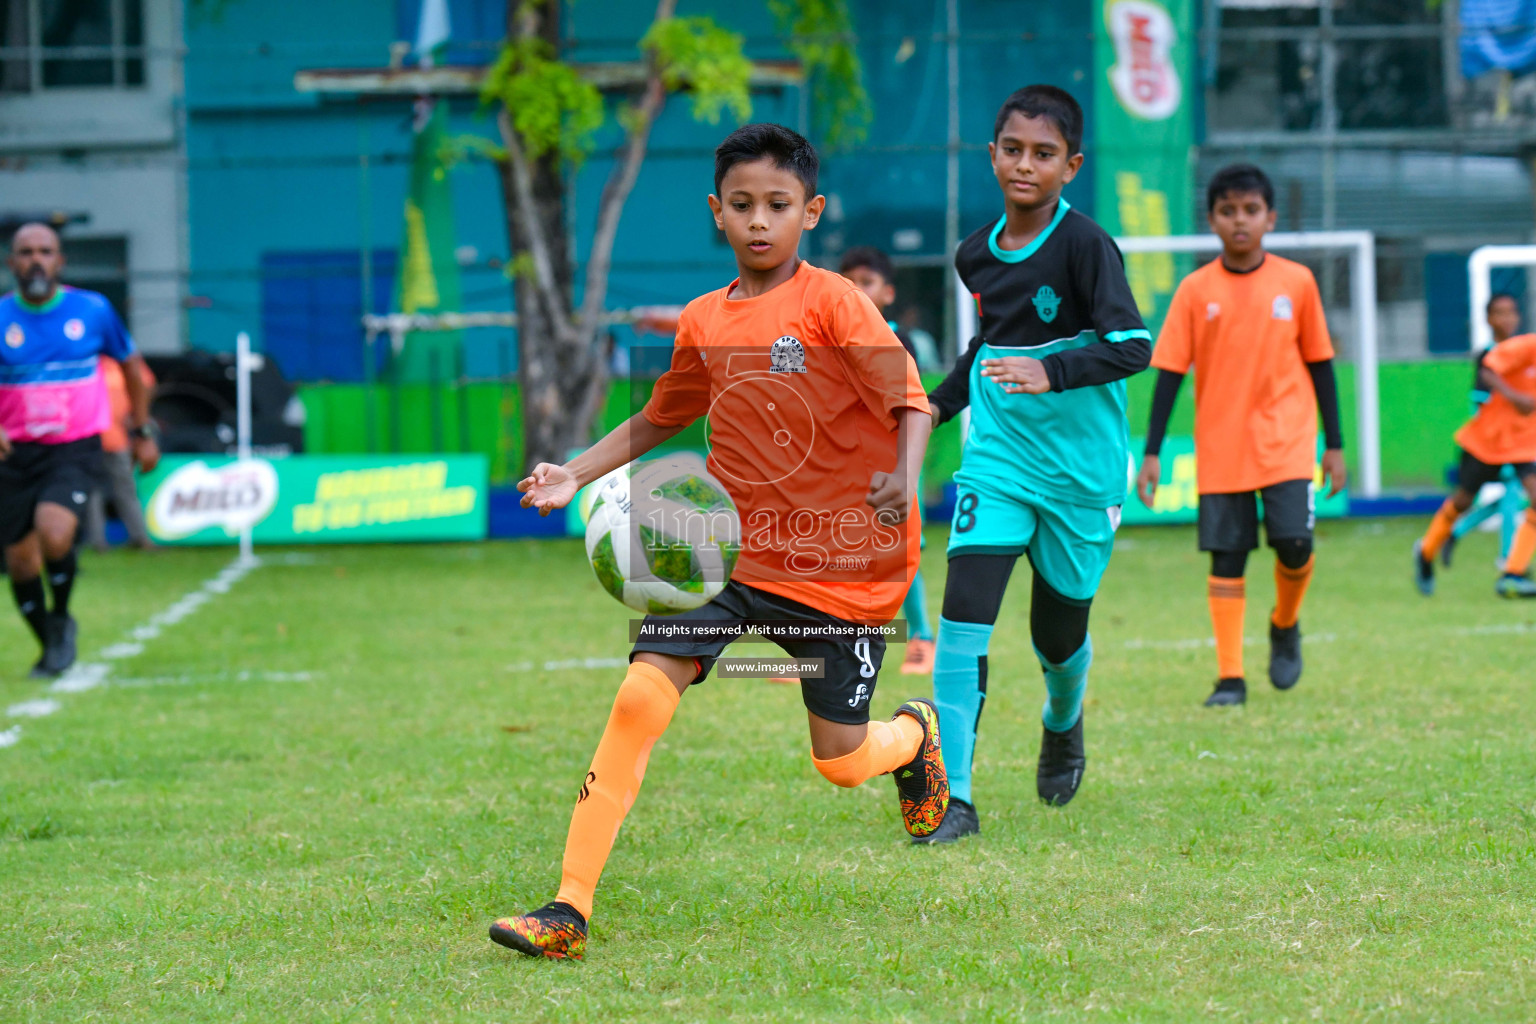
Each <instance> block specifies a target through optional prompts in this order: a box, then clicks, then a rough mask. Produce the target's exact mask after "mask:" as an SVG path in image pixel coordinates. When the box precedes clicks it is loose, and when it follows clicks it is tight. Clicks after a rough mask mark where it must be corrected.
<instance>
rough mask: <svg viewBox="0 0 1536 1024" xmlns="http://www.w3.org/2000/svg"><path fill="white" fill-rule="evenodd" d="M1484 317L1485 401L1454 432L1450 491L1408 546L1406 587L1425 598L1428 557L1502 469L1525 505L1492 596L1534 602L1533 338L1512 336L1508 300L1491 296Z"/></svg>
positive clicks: (1516, 309) (1430, 582) (1514, 321)
mask: <svg viewBox="0 0 1536 1024" xmlns="http://www.w3.org/2000/svg"><path fill="white" fill-rule="evenodd" d="M1486 312H1487V316H1488V325H1489V326H1490V327H1492V328H1493V340H1494V345H1493V347H1492V348H1490V349H1488V350H1486V351H1485V352H1483V353H1482V354H1481V355H1480V356H1479V357H1478V384H1479V385H1480V386H1481V387H1482V388H1484V389H1486V390H1487V392H1488V400H1487V401H1486V402H1484V403H1483V404H1482V406H1481V407H1480V408H1479V409H1478V410H1477V412H1476V414H1474V415H1473V417H1472V418H1471V419H1470V420H1468V421H1467V422H1466V424H1465V425H1463V426H1462V428H1461V429H1460V430H1458V431H1457V432H1456V443H1457V444H1459V445H1461V470H1460V473H1459V474H1458V479H1457V483H1456V490H1455V491H1453V492H1452V493H1451V496H1450V497H1449V498H1446V499H1445V504H1443V505H1441V506H1440V511H1438V512H1436V513H1435V518H1434V519H1433V520H1431V521H1430V524H1429V529H1428V530H1427V531H1426V532H1425V534H1424V536H1423V537H1422V538H1420V539H1419V540H1418V541H1417V542H1415V543H1414V545H1413V569H1414V582H1415V583H1416V584H1417V585H1418V588H1419V592H1420V593H1421V594H1423V595H1424V596H1425V597H1428V596H1430V595H1432V594H1433V593H1434V592H1435V555H1436V554H1438V553H1439V552H1440V550H1441V549H1442V548H1443V547H1444V546H1445V544H1446V542H1447V540H1448V539H1449V538H1450V537H1451V533H1452V530H1453V529H1454V527H1455V525H1456V517H1457V516H1459V515H1461V514H1462V513H1463V512H1465V511H1467V510H1468V509H1469V508H1471V507H1472V503H1473V502H1474V501H1476V500H1477V492H1478V491H1480V490H1482V489H1483V485H1484V484H1488V483H1492V482H1493V481H1495V480H1497V479H1499V476H1500V474H1501V472H1502V471H1503V469H1504V467H1505V466H1509V467H1510V468H1511V469H1513V470H1514V472H1515V475H1516V476H1517V477H1519V479H1520V484H1521V486H1523V487H1524V488H1525V493H1526V494H1527V495H1528V496H1529V497H1530V499H1531V502H1532V504H1531V507H1529V508H1527V509H1526V510H1525V518H1524V519H1523V520H1522V521H1521V523H1520V525H1519V527H1518V528H1516V530H1515V537H1514V540H1513V541H1512V542H1511V543H1510V545H1509V555H1508V557H1506V558H1505V560H1504V569H1503V573H1502V574H1501V575H1500V576H1499V580H1498V583H1496V584H1495V586H1494V590H1495V592H1496V593H1498V594H1499V596H1501V597H1536V581H1532V580H1531V579H1530V577H1529V576H1527V575H1526V571H1527V570H1528V569H1529V568H1530V565H1531V555H1532V554H1533V553H1536V416H1533V415H1532V413H1533V412H1536V334H1519V335H1516V334H1515V331H1517V330H1519V329H1520V306H1519V304H1518V303H1516V302H1515V299H1514V297H1513V296H1510V295H1495V296H1494V297H1493V298H1492V299H1490V300H1489V301H1488V309H1487V311H1486ZM1512 335H1513V336H1512Z"/></svg>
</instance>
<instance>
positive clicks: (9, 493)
mask: <svg viewBox="0 0 1536 1024" xmlns="http://www.w3.org/2000/svg"><path fill="white" fill-rule="evenodd" d="M100 478H101V438H100V437H82V438H81V439H80V440H78V441H66V442H64V443H63V444H37V443H35V442H32V441H18V442H15V443H13V444H12V445H11V454H10V455H8V456H6V457H5V458H4V459H0V547H10V546H11V545H12V544H15V543H17V542H18V541H20V540H22V539H24V538H25V537H26V536H27V534H29V533H31V532H32V526H33V521H34V520H35V519H36V516H37V506H38V505H39V504H40V503H41V502H45V501H46V502H50V503H52V504H54V505H62V506H64V507H65V508H67V509H69V510H70V511H72V512H74V514H75V515H76V516H81V515H84V514H85V502H86V499H87V498H89V497H90V494H91V492H92V491H94V490H95V489H96V488H97V487H98V486H100V484H99V481H100Z"/></svg>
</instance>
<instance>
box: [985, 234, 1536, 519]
mask: <svg viewBox="0 0 1536 1024" xmlns="http://www.w3.org/2000/svg"><path fill="white" fill-rule="evenodd" d="M1115 242H1116V244H1118V245H1119V246H1120V251H1121V252H1123V253H1126V254H1130V253H1190V254H1199V253H1218V252H1220V251H1221V239H1220V238H1218V237H1216V236H1215V235H1159V236H1148V237H1137V238H1117V239H1115ZM1264 248H1265V249H1268V250H1271V251H1274V252H1282V253H1283V252H1301V251H1305V252H1314V253H1316V252H1321V253H1324V254H1331V255H1344V256H1346V257H1347V258H1348V260H1349V306H1350V320H1351V328H1352V334H1353V341H1354V346H1353V349H1354V351H1353V354H1354V363H1355V407H1356V408H1355V425H1356V437H1355V443H1356V446H1357V451H1358V455H1357V463H1356V464H1357V466H1358V469H1359V479H1358V481H1357V487H1356V488H1355V489H1356V491H1357V492H1358V493H1359V494H1360V495H1361V496H1362V497H1366V498H1375V497H1378V496H1380V494H1381V408H1380V397H1379V396H1380V393H1379V390H1378V386H1377V369H1378V364H1379V361H1380V357H1379V350H1378V345H1377V337H1376V331H1377V325H1376V236H1375V235H1374V234H1373V233H1372V232H1369V231H1276V232H1272V233H1270V234H1268V235H1265V236H1264ZM1520 248H1525V249H1529V250H1530V251H1531V253H1532V256H1531V260H1530V262H1531V263H1536V246H1524V247H1520ZM955 288H956V295H955V298H956V301H955V308H956V310H957V313H958V323H957V326H958V328H959V335H958V338H959V344H960V347H961V348H962V350H963V349H964V347H965V345H966V344H968V342H969V340H970V339H971V338H972V337H973V336H974V335H975V334H976V330H977V323H976V306H975V303H974V302H973V301H972V299H971V296H970V294H969V293H968V292H967V291H966V288H965V285H964V284H962V283H961V282H960V278H959V277H958V276H956V278H955ZM1473 301H1474V303H1475V302H1476V298H1475V297H1474V299H1473Z"/></svg>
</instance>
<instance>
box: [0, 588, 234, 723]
mask: <svg viewBox="0 0 1536 1024" xmlns="http://www.w3.org/2000/svg"><path fill="white" fill-rule="evenodd" d="M260 564H261V563H260V561H259V560H257V559H254V558H253V559H249V560H247V559H243V558H237V559H235V560H234V561H233V562H231V563H230V564H229V565H227V566H225V567H224V568H223V569H222V570H221V571H220V572H218V573H217V574H216V575H214V576H213V577H211V578H210V579H208V580H207V581H206V582H205V583H203V585H202V586H200V587H198V588H197V589H196V590H194V591H192V592H191V593H189V594H186V595H185V596H183V597H182V598H181V599H179V600H178V601H176V602H175V603H174V604H172V605H171V606H170V607H169V608H166V609H164V610H163V611H160V612H157V613H156V614H154V615H152V616H151V617H150V618H149V620H148V621H147V622H145V623H144V624H143V625H140V626H136V627H134V628H133V629H131V630H129V633H128V635H129V637H130V638H131V640H130V641H124V642H122V643H116V644H112V645H111V646H109V647H105V648H102V650H101V652H100V653H98V654H97V655H96V657H97V659H98V660H96V661H87V662H76V663H75V665H74V666H73V667H72V668H70V670H69V671H68V672H66V673H64V674H63V675H62V676H60V677H59V678H58V679H57V680H55V681H54V683H53V684H52V685H51V686H49V687H48V692H49V693H53V694H64V693H84V692H86V691H87V690H94V689H96V688H97V687H98V686H101V685H103V684H104V683H107V682H109V681H110V680H111V677H112V668H113V665H114V664H116V663H117V662H119V661H123V660H125V659H128V658H134V657H137V656H138V655H140V654H142V653H143V652H144V644H145V643H146V642H147V641H150V640H154V639H155V638H157V637H158V636H160V634H161V633H162V632H164V631H165V630H166V629H168V628H170V627H171V626H174V625H176V624H177V623H179V622H180V621H181V620H182V619H185V618H186V617H187V616H188V615H191V614H192V613H193V612H195V611H197V610H198V609H199V608H201V607H202V606H203V605H205V604H207V603H208V602H209V601H211V600H212V599H213V598H214V597H215V596H216V595H218V594H227V593H229V588H230V587H233V586H234V585H235V584H236V583H239V582H240V581H241V580H243V579H244V578H245V577H246V576H247V575H249V574H250V571H251V570H252V569H254V568H256V567H257V566H258V565H260ZM62 707H63V704H61V703H60V702H59V701H57V700H54V699H52V698H40V699H38V700H27V701H22V702H20V703H18V704H12V705H11V706H10V707H9V708H7V709H6V715H7V716H8V717H10V718H42V717H44V716H46V715H51V714H53V713H54V712H56V711H58V710H59V709H60V708H62ZM20 740H21V726H19V725H13V726H11V727H10V728H9V729H6V730H4V731H3V732H0V749H3V748H5V747H14V746H15V745H16V744H17V743H18V742H19V741H20Z"/></svg>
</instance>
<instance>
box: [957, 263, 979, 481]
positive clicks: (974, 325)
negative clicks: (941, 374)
mask: <svg viewBox="0 0 1536 1024" xmlns="http://www.w3.org/2000/svg"><path fill="white" fill-rule="evenodd" d="M955 326H956V327H957V328H958V330H957V331H956V332H955V360H956V361H957V362H958V361H959V360H960V358H961V357H962V356H964V355H965V353H966V350H967V349H969V348H970V347H971V339H972V338H974V337H976V335H977V334H978V333H980V331H981V323H980V318H979V317H977V315H976V299H975V298H974V297H973V296H972V295H971V292H970V290H969V289H968V288H966V286H965V282H964V281H962V280H960V275H959V274H956V275H955ZM970 433H971V407H970V406H969V405H967V406H966V407H965V408H964V409H962V410H960V450H961V451H962V452H963V451H965V439H966V438H967V437H969V436H970Z"/></svg>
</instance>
